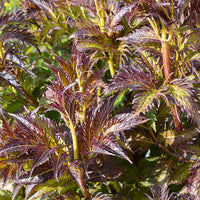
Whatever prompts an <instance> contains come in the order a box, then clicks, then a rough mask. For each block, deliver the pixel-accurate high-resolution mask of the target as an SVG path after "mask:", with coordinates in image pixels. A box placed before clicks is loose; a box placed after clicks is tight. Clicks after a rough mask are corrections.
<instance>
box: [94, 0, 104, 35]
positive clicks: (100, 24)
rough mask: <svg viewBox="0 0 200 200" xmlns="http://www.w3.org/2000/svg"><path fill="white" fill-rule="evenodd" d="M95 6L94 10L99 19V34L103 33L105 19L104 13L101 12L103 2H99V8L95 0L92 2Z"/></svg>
mask: <svg viewBox="0 0 200 200" xmlns="http://www.w3.org/2000/svg"><path fill="white" fill-rule="evenodd" d="M94 3H95V6H96V10H97V15H98V17H99V27H100V31H101V33H104V32H105V28H104V26H105V18H104V11H103V9H102V8H103V1H102V0H101V2H100V7H99V5H98V2H97V0H94Z"/></svg>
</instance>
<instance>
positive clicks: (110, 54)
mask: <svg viewBox="0 0 200 200" xmlns="http://www.w3.org/2000/svg"><path fill="white" fill-rule="evenodd" d="M108 66H109V69H110V73H111V75H112V77H113V76H114V75H115V68H114V61H113V54H112V53H111V52H109V59H108Z"/></svg>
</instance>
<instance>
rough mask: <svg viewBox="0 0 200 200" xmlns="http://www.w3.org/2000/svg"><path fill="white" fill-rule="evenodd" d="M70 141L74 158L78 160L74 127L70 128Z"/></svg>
mask: <svg viewBox="0 0 200 200" xmlns="http://www.w3.org/2000/svg"><path fill="white" fill-rule="evenodd" d="M71 131H72V142H73V150H74V159H75V160H79V153H78V142H77V136H76V131H75V129H74V128H72V130H71Z"/></svg>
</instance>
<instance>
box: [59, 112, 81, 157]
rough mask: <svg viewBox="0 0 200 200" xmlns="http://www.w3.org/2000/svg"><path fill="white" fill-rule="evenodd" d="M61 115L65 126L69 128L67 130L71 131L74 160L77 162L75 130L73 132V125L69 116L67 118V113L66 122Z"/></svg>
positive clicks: (64, 117)
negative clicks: (67, 125)
mask: <svg viewBox="0 0 200 200" xmlns="http://www.w3.org/2000/svg"><path fill="white" fill-rule="evenodd" d="M61 115H62V117H63V119H64V121H65V122H66V124H69V126H70V127H69V128H70V131H71V134H72V143H73V151H74V160H79V152H78V141H77V136H76V130H75V127H74V125H73V122H72V120H71V119H70V116H69V114H68V113H67V117H68V120H67V118H66V116H65V115H64V114H63V113H61Z"/></svg>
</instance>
